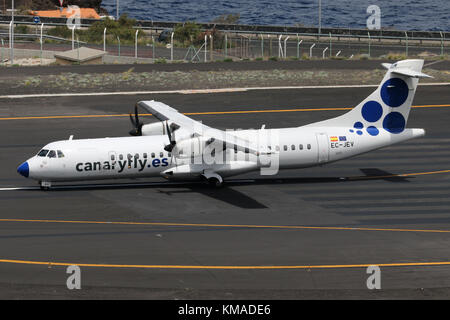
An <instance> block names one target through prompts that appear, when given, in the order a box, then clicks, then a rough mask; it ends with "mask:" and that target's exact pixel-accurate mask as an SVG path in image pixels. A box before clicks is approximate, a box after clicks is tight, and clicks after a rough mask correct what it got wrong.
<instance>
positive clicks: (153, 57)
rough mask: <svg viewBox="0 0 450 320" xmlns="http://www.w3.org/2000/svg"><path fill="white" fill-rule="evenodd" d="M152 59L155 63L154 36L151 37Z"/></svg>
mask: <svg viewBox="0 0 450 320" xmlns="http://www.w3.org/2000/svg"><path fill="white" fill-rule="evenodd" d="M152 59H153V62H155V36H153V35H152Z"/></svg>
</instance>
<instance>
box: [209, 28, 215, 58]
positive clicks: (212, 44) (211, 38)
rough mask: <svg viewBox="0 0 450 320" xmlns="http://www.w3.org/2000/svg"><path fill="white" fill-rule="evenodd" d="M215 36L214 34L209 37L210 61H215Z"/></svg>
mask: <svg viewBox="0 0 450 320" xmlns="http://www.w3.org/2000/svg"><path fill="white" fill-rule="evenodd" d="M213 40H214V39H213V36H212V34H210V35H209V61H214V60H213V50H214V43H213Z"/></svg>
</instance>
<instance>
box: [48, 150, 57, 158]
mask: <svg viewBox="0 0 450 320" xmlns="http://www.w3.org/2000/svg"><path fill="white" fill-rule="evenodd" d="M47 157H49V158H56V152H55V150H50V152H49V153H48V155H47Z"/></svg>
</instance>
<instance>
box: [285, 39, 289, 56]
mask: <svg viewBox="0 0 450 320" xmlns="http://www.w3.org/2000/svg"><path fill="white" fill-rule="evenodd" d="M288 39H289V36H287V37H286V39H284V58H285V59H286V54H287V47H286V42H287V40H288Z"/></svg>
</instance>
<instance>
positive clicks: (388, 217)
mask: <svg viewBox="0 0 450 320" xmlns="http://www.w3.org/2000/svg"><path fill="white" fill-rule="evenodd" d="M372 90H373V88H359V89H357V88H340V89H301V90H270V91H269V90H267V91H259V90H258V91H247V92H230V93H210V94H158V95H153V96H151V97H150V96H129V95H128V96H102V97H98V98H95V97H52V98H26V99H0V118H2V120H0V124H1V132H2V134H1V135H0V149H1V152H0V164H1V165H0V208H1V210H0V243H1V245H0V298H3V299H4V298H14V299H20V298H27V299H42V298H50V299H51V298H94V299H105V298H112V299H114V298H125V299H126V298H148V299H182V298H187V299H196V298H200V299H216V298H223V299H242V298H247V299H258V298H261V299H279V298H285V299H322V298H323V299H329V298H335V299H341V298H375V299H376V298H421V299H422V298H425V299H426V298H449V297H450V289H449V288H450V253H449V250H448V248H449V245H450V199H449V197H448V196H449V191H450V172H449V170H450V163H449V156H450V144H449V142H450V127H449V125H448V121H449V119H450V90H449V86H421V87H419V89H418V90H417V93H416V98H415V100H414V105H415V106H416V107H414V108H413V109H412V111H411V114H410V117H409V122H408V127H414V128H424V129H426V131H427V134H426V136H425V137H424V138H421V139H417V140H413V141H410V142H407V143H403V144H400V145H397V146H392V147H389V148H385V149H382V150H378V151H375V152H372V153H368V154H365V155H361V156H358V157H355V158H353V159H348V160H344V161H341V162H337V163H334V164H330V165H326V166H323V167H317V168H310V169H304V170H289V171H283V172H282V173H280V174H279V175H278V176H276V177H271V176H266V177H261V176H259V175H258V174H253V173H252V174H246V175H242V176H238V177H235V178H230V180H229V181H228V183H227V185H226V186H225V187H223V188H221V189H210V188H208V187H206V186H203V185H200V184H184V183H177V184H171V183H167V182H165V181H164V180H163V179H159V178H155V179H148V180H141V179H139V180H134V181H132V180H123V181H121V180H117V181H104V182H92V183H77V184H59V185H58V186H57V187H56V188H55V190H52V191H49V192H44V191H40V190H38V188H37V187H36V183H35V182H33V181H31V180H27V179H25V178H23V177H21V176H20V175H18V174H17V173H16V168H17V166H18V165H19V164H20V163H21V162H22V161H24V160H26V159H27V158H29V157H30V156H31V155H33V154H34V153H36V152H37V151H38V150H39V149H40V148H41V147H42V146H43V145H45V144H46V143H48V142H50V141H54V140H60V139H66V138H68V137H69V135H72V134H73V135H74V136H75V138H87V137H105V136H110V137H113V136H121V135H125V134H127V132H128V131H129V130H130V122H129V119H128V118H127V116H126V115H125V114H126V113H128V112H130V111H132V110H133V106H134V104H135V102H136V101H138V100H144V99H155V100H160V101H163V102H165V103H167V104H169V105H171V106H173V107H175V108H177V109H179V110H180V111H182V112H189V113H193V112H195V113H202V112H203V113H205V112H213V113H212V114H197V115H193V116H192V117H193V118H195V119H199V120H202V121H204V122H205V123H206V124H208V125H210V126H216V127H218V128H222V129H225V128H236V127H238V128H259V127H260V126H261V125H262V124H266V127H267V128H273V127H285V126H299V125H303V124H306V123H310V122H313V121H319V120H322V119H326V118H330V117H333V116H337V115H339V114H342V113H343V112H345V109H338V110H328V109H327V108H348V107H352V106H354V105H356V104H357V103H359V102H360V101H361V100H363V99H364V98H365V97H366V96H367V95H368V94H369V93H370V92H371V91H372ZM289 109H291V111H289ZM292 109H296V111H292ZM298 109H304V110H303V111H302V110H298ZM267 110H271V112H255V111H267ZM276 110H284V111H282V112H281V111H279V112H277V111H276ZM230 111H245V112H242V113H219V112H230ZM214 112H216V113H214ZM86 115H89V116H91V117H70V116H86ZM103 115H109V116H107V117H104V116H103ZM49 116H69V117H67V118H57V119H55V118H48V117H49ZM20 117H38V118H33V119H16V118H20ZM39 117H41V118H39ZM11 187H23V189H21V190H9V189H5V188H11ZM72 264H75V265H79V266H80V267H81V275H82V277H81V285H82V289H81V290H68V289H67V288H66V280H67V277H68V276H69V275H68V274H66V268H67V266H68V265H72ZM368 265H379V266H380V268H381V287H382V289H381V290H368V289H367V287H366V281H367V278H368V277H369V275H368V274H367V273H366V268H367V266H368Z"/></svg>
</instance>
